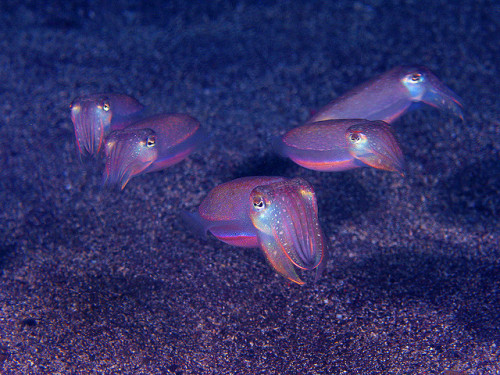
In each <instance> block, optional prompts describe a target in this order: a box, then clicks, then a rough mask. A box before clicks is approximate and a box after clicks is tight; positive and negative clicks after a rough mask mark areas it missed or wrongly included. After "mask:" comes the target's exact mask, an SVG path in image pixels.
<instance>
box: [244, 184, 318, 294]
mask: <svg viewBox="0 0 500 375" xmlns="http://www.w3.org/2000/svg"><path fill="white" fill-rule="evenodd" d="M249 203H250V218H251V220H252V223H253V225H254V227H255V228H256V229H257V236H258V238H259V244H260V247H261V249H262V251H263V252H264V254H265V255H266V258H267V260H268V261H269V263H270V264H271V266H272V267H273V268H274V269H275V270H276V272H278V273H279V274H280V275H282V276H284V277H286V278H287V279H289V280H291V281H293V282H296V283H297V284H303V283H304V282H303V281H302V280H301V279H300V278H299V276H298V275H297V271H296V269H295V267H298V268H300V269H303V270H313V269H317V277H318V275H319V272H320V270H321V269H322V267H320V265H321V264H322V262H323V260H324V259H325V251H326V250H325V249H326V245H325V237H324V235H323V231H322V230H321V227H320V224H319V219H318V205H317V202H316V196H315V194H314V190H313V187H312V186H311V184H309V182H307V181H306V180H304V179H302V178H294V179H292V180H286V181H283V182H278V183H274V184H271V185H264V186H258V187H256V188H255V189H253V190H252V192H251V194H250V199H249Z"/></svg>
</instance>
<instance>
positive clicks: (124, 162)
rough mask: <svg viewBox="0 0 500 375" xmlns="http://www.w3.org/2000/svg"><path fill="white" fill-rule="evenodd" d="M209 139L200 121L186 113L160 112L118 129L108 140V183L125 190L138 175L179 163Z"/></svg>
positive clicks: (106, 175)
mask: <svg viewBox="0 0 500 375" xmlns="http://www.w3.org/2000/svg"><path fill="white" fill-rule="evenodd" d="M205 140H206V135H205V132H204V131H203V130H202V129H201V127H200V123H199V122H198V120H196V119H195V118H193V117H191V116H189V115H185V114H162V115H156V116H152V117H148V118H146V119H143V120H140V121H138V122H136V123H134V124H133V125H131V126H129V127H128V128H125V129H121V130H115V131H113V132H111V133H110V134H109V135H108V137H106V141H105V160H106V168H105V171H104V181H105V184H108V185H118V186H120V187H121V189H123V188H124V187H125V185H126V184H127V183H128V181H129V180H130V179H131V178H132V177H134V176H137V175H139V174H143V173H148V172H154V171H159V170H162V169H165V168H167V167H169V166H171V165H174V164H176V163H179V162H180V161H182V160H184V159H185V158H186V157H187V156H188V155H189V154H191V153H192V152H194V151H195V150H197V149H198V148H199V147H200V146H201V145H202V144H203V143H204V141H205Z"/></svg>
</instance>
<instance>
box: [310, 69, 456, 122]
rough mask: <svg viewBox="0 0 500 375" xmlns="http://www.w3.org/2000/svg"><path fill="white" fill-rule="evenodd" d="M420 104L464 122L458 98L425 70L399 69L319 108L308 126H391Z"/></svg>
mask: <svg viewBox="0 0 500 375" xmlns="http://www.w3.org/2000/svg"><path fill="white" fill-rule="evenodd" d="M416 102H423V103H426V104H429V105H431V106H433V107H436V108H438V109H441V110H444V111H446V112H450V113H451V114H453V115H455V116H458V117H460V118H461V119H462V120H463V113H462V104H461V100H460V98H459V97H458V96H457V95H456V94H455V93H454V92H453V91H451V90H450V89H449V88H448V87H446V86H445V85H444V83H443V82H441V81H440V80H439V78H437V77H436V76H435V75H434V74H433V73H432V72H431V71H430V70H429V69H428V68H426V67H425V66H398V67H396V68H393V69H391V70H389V71H388V72H385V73H383V74H381V75H380V76H378V77H375V78H374V79H372V80H370V81H368V82H365V83H363V84H361V85H359V86H357V87H355V88H354V89H352V90H350V91H348V92H347V93H345V94H344V95H342V96H340V97H338V98H336V99H335V100H333V101H332V102H330V103H329V104H327V105H326V106H325V107H323V108H321V109H320V110H319V111H318V112H317V113H316V114H315V115H314V116H313V117H312V118H310V119H309V120H308V121H307V122H308V123H311V122H316V121H324V120H337V119H366V120H382V121H385V122H388V123H392V122H394V121H395V120H396V119H398V118H399V117H400V116H401V115H403V114H404V113H405V112H406V111H407V110H408V108H409V107H410V106H411V104H412V103H416Z"/></svg>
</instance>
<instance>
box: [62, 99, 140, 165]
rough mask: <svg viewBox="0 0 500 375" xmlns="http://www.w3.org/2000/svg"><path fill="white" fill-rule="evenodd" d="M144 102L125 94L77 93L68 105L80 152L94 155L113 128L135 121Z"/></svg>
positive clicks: (119, 127)
mask: <svg viewBox="0 0 500 375" xmlns="http://www.w3.org/2000/svg"><path fill="white" fill-rule="evenodd" d="M143 109H144V106H143V105H142V104H141V103H139V101H137V99H135V98H133V97H131V96H128V95H125V94H92V95H85V96H80V97H78V98H76V99H74V100H73V102H72V103H71V105H70V112H71V121H72V122H73V126H74V129H75V138H76V143H77V146H78V150H79V151H80V154H81V155H90V156H92V155H97V154H98V153H99V151H100V149H101V147H102V145H103V143H104V138H105V137H106V136H107V135H108V134H109V133H110V132H111V131H112V130H115V129H121V128H123V127H125V126H127V125H130V124H131V123H132V122H134V121H136V120H137V119H138V118H139V117H140V114H141V113H142V111H143Z"/></svg>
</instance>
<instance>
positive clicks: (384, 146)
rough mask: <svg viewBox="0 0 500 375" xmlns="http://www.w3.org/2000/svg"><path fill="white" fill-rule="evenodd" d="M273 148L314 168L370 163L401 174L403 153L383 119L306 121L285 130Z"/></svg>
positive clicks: (339, 168)
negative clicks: (275, 147)
mask: <svg viewBox="0 0 500 375" xmlns="http://www.w3.org/2000/svg"><path fill="white" fill-rule="evenodd" d="M277 149H278V152H279V153H280V154H281V155H282V156H284V157H288V158H290V159H291V160H292V161H294V162H295V163H297V164H299V165H300V166H302V167H304V168H308V169H313V170H316V171H326V172H339V171H345V170H349V169H354V168H359V167H366V166H370V167H373V168H376V169H383V170H387V171H393V172H398V173H399V174H401V175H402V176H404V168H405V167H404V159H403V153H402V151H401V148H400V146H399V143H398V141H397V140H396V138H395V136H394V132H393V130H392V128H391V126H390V125H389V124H387V123H385V122H383V121H368V120H361V119H353V120H327V121H318V122H314V123H308V124H305V125H302V126H299V127H297V128H295V129H292V130H290V131H289V132H288V133H286V134H285V135H284V136H283V137H282V138H281V139H280V140H278V141H277Z"/></svg>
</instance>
